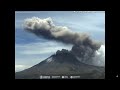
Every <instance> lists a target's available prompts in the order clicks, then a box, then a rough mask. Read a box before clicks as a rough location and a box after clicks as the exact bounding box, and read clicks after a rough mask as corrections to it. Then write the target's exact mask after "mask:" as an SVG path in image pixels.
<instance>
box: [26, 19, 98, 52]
mask: <svg viewBox="0 0 120 90" xmlns="http://www.w3.org/2000/svg"><path fill="white" fill-rule="evenodd" d="M24 29H25V30H27V31H30V32H32V33H34V34H36V35H37V36H43V37H44V38H46V39H53V40H57V41H60V42H63V43H66V44H73V45H85V46H89V47H91V48H92V49H95V50H97V49H98V48H100V43H98V42H95V41H93V40H91V39H90V37H89V35H88V34H86V33H76V32H72V31H71V30H70V29H68V28H67V27H65V26H64V27H63V26H56V25H54V24H53V21H52V19H51V18H46V19H40V18H38V17H32V18H28V19H25V21H24Z"/></svg>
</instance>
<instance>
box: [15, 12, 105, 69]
mask: <svg viewBox="0 0 120 90" xmlns="http://www.w3.org/2000/svg"><path fill="white" fill-rule="evenodd" d="M33 16H35V17H39V18H48V17H51V18H52V20H53V23H54V24H55V25H58V26H66V27H68V28H69V29H71V30H72V31H74V32H86V33H89V34H90V36H91V38H93V39H95V40H100V41H103V42H104V41H105V12H104V11H93V12H84V11H83V12H77V11H16V12H15V71H20V70H23V69H25V68H28V67H31V66H33V65H35V64H37V63H39V62H40V61H42V60H44V59H46V58H48V57H49V56H50V55H52V54H54V53H55V52H56V51H57V50H61V49H62V48H64V49H69V50H70V49H71V47H72V45H65V44H63V43H60V42H56V41H50V40H46V39H43V38H38V37H37V36H35V35H34V34H32V33H28V32H25V31H24V30H23V27H22V25H23V22H24V19H26V18H31V17H33Z"/></svg>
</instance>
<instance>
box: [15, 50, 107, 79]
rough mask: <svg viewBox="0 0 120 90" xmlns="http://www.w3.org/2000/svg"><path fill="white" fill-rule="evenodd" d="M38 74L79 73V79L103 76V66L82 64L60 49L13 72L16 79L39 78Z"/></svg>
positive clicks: (66, 51)
mask: <svg viewBox="0 0 120 90" xmlns="http://www.w3.org/2000/svg"><path fill="white" fill-rule="evenodd" d="M40 75H50V76H52V75H59V76H62V75H67V76H70V75H79V76H80V79H99V78H105V68H104V67H97V66H92V65H88V64H84V63H82V62H80V61H78V60H77V59H76V57H75V56H74V55H73V54H72V53H70V52H69V51H68V50H65V49H62V51H59V50H58V51H57V52H56V54H54V55H52V56H50V57H49V58H47V59H45V60H44V61H42V62H40V63H39V64H37V65H35V66H33V67H31V68H29V69H26V70H23V71H21V72H16V73H15V78H16V79H39V77H40Z"/></svg>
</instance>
